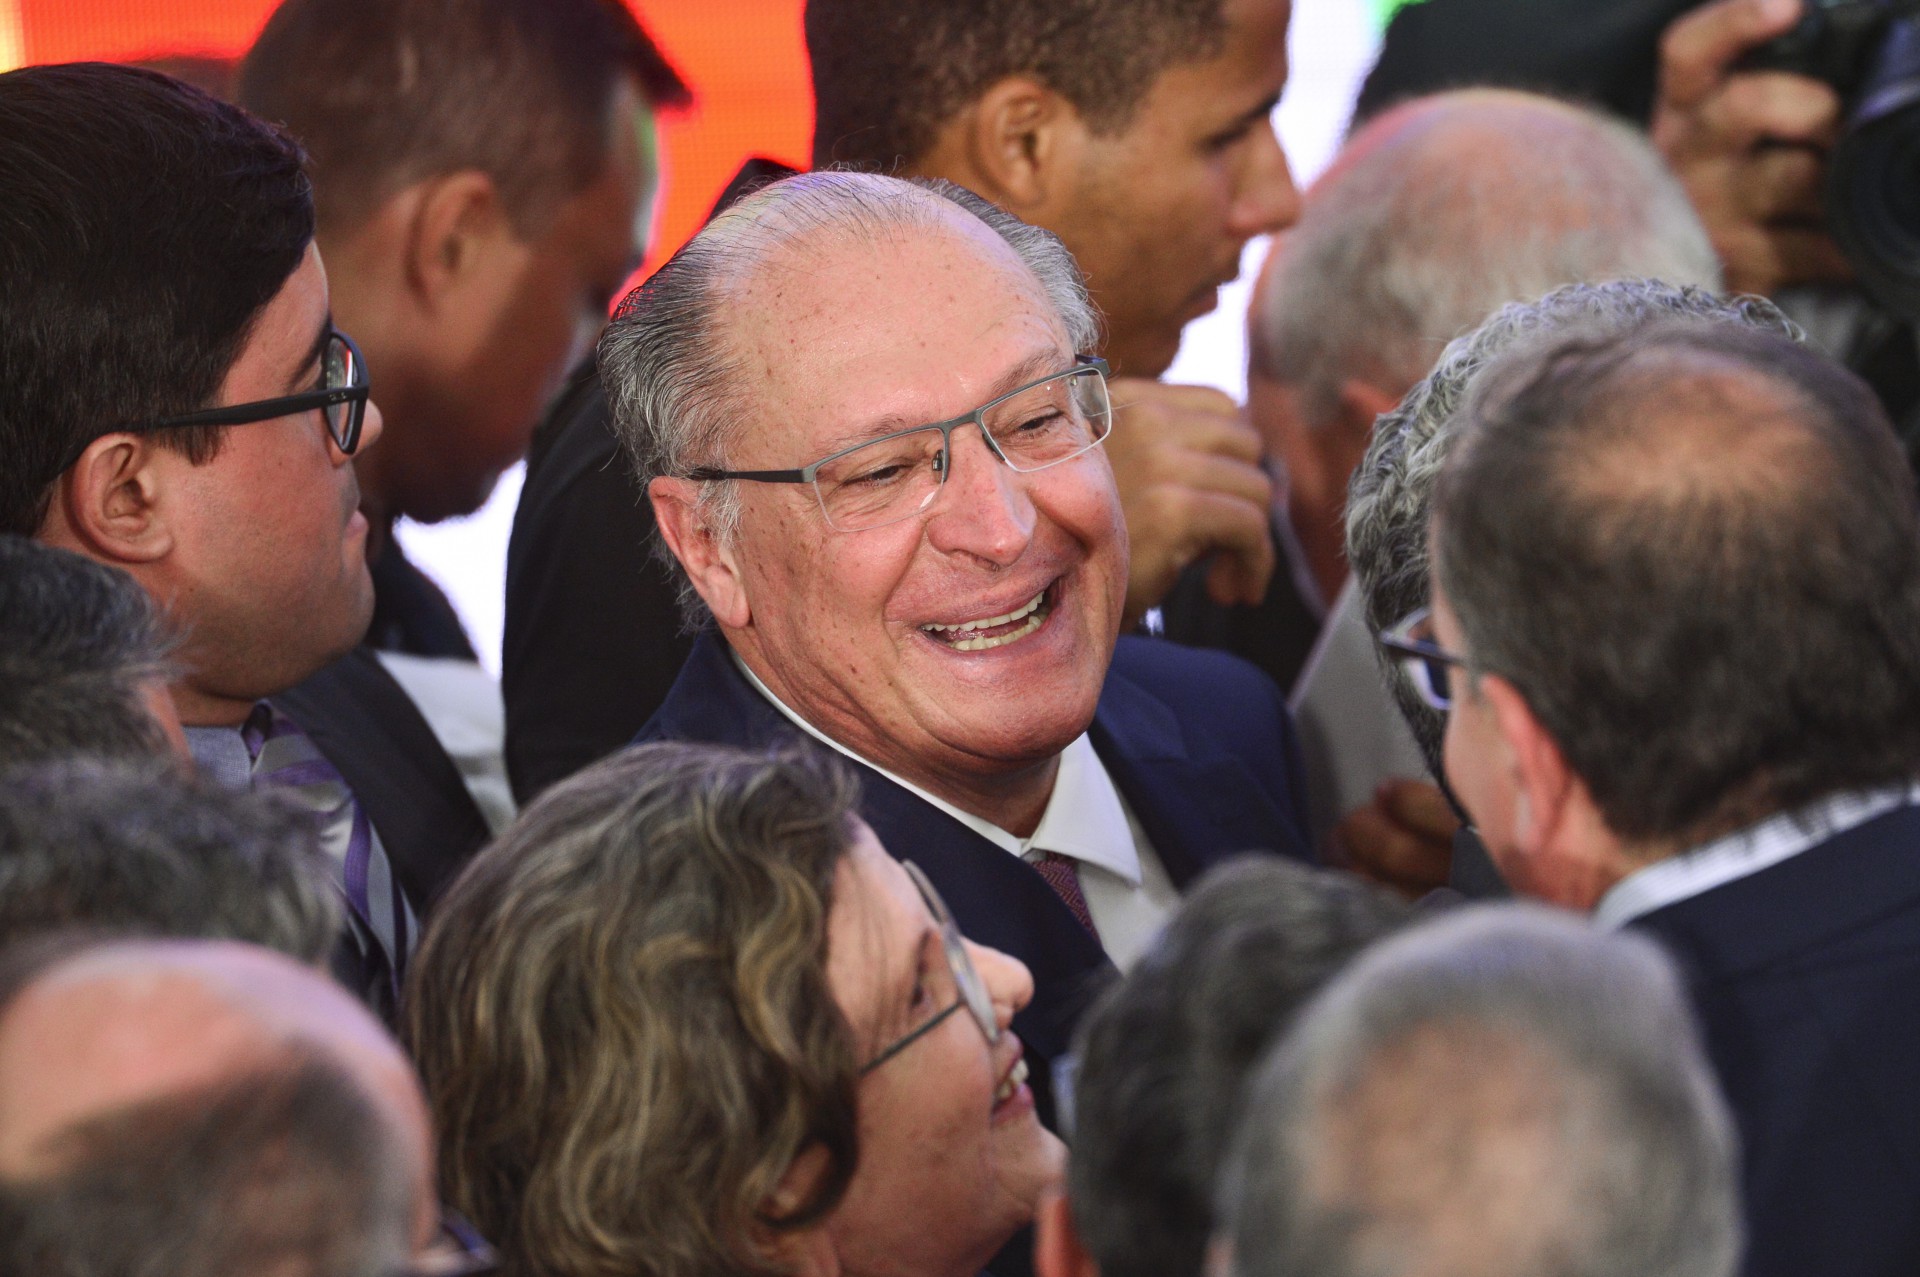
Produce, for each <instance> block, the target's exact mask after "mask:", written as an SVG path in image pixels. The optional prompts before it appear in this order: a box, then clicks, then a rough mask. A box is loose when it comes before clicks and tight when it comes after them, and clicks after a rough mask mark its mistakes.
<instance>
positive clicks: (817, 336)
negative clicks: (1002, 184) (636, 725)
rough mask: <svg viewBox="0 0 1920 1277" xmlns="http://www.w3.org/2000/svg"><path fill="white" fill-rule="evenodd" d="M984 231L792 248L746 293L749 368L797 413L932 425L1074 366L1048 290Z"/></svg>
mask: <svg viewBox="0 0 1920 1277" xmlns="http://www.w3.org/2000/svg"><path fill="white" fill-rule="evenodd" d="M975 225H976V226H978V233H977V234H976V233H973V232H972V231H971V230H970V229H969V228H967V227H965V226H964V225H962V226H952V225H947V224H936V225H931V226H920V225H909V226H905V227H901V228H898V230H897V231H894V232H892V233H888V234H883V235H880V236H867V235H861V234H842V235H833V236H821V237H809V238H808V239H807V240H804V241H796V242H793V243H790V244H789V245H787V246H785V247H784V249H783V250H782V251H781V252H780V253H779V254H777V255H776V256H773V257H771V258H770V259H769V260H768V261H767V262H766V263H765V264H764V265H763V267H762V268H761V269H760V270H758V271H757V272H756V273H755V275H754V277H753V278H751V279H750V280H749V281H748V285H747V289H746V295H745V297H744V299H743V300H744V301H745V302H746V305H745V306H743V307H742V312H743V316H744V318H743V319H742V320H741V321H740V325H739V329H738V331H739V333H740V335H741V336H742V337H744V339H745V345H746V350H745V351H744V352H743V354H745V356H746V359H745V361H744V362H745V363H746V364H747V366H748V367H750V368H753V369H754V370H755V371H757V372H758V374H759V379H760V381H761V383H762V385H763V386H764V388H765V390H766V392H767V393H770V394H772V395H774V396H776V397H780V398H782V399H788V398H791V399H792V400H794V401H795V402H794V405H793V406H795V407H801V406H803V404H802V402H801V401H804V402H805V403H814V404H818V405H819V406H821V407H823V408H824V407H829V406H831V407H832V408H833V409H834V410H835V411H836V412H845V411H849V410H853V411H858V412H861V413H863V414H864V413H871V414H874V415H876V416H884V415H886V414H888V413H889V412H893V411H899V412H902V413H905V414H907V415H909V416H917V417H925V416H926V414H927V413H928V412H930V411H933V412H936V414H937V415H950V414H949V413H940V412H938V410H936V409H933V408H930V407H929V406H928V405H929V404H933V403H944V402H947V401H948V400H950V399H952V398H953V397H954V396H960V397H962V398H964V397H965V396H966V395H970V394H974V393H976V392H977V391H978V389H979V388H980V387H981V386H989V385H992V384H996V383H997V381H998V380H999V379H1001V378H1002V377H1003V376H1004V375H1007V374H1010V373H1011V372H1012V370H1014V368H1015V366H1016V365H1022V366H1024V365H1025V364H1027V363H1028V362H1030V361H1034V360H1042V361H1052V362H1059V361H1061V360H1064V359H1066V358H1069V357H1070V356H1071V355H1072V353H1073V352H1072V349H1071V340H1070V338H1069V336H1068V334H1067V331H1066V327H1065V324H1064V323H1063V322H1062V320H1061V317H1060V314H1059V311H1058V310H1057V309H1056V308H1055V306H1054V305H1053V303H1052V301H1051V300H1050V299H1049V298H1048V296H1047V293H1046V290H1045V289H1044V288H1043V287H1042V286H1041V285H1040V282H1039V281H1038V280H1037V279H1036V278H1035V277H1034V276H1033V273H1032V272H1031V271H1030V270H1029V269H1028V268H1027V267H1026V265H1025V263H1024V262H1022V261H1021V260H1020V258H1019V256H1018V255H1017V254H1015V253H1014V252H1013V250H1012V249H1011V248H1010V247H1009V246H1008V245H1007V244H1006V242H1005V241H1004V240H1001V239H1000V237H999V236H998V235H996V234H994V233H993V231H992V230H991V229H990V228H988V227H986V226H984V225H980V224H979V223H977V222H976V223H975ZM982 397H983V398H985V397H989V396H982ZM956 402H957V400H956ZM974 406H976V405H975V404H974V403H973V402H961V403H959V406H958V407H955V408H952V409H951V412H962V411H966V410H967V409H969V408H972V407H974Z"/></svg>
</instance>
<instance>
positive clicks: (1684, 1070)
mask: <svg viewBox="0 0 1920 1277" xmlns="http://www.w3.org/2000/svg"><path fill="white" fill-rule="evenodd" d="M1735 1161H1736V1148H1735V1136H1734V1133H1733V1126H1732V1122H1731V1119H1730V1117H1729V1115H1728V1112H1727V1109H1726V1105H1725V1103H1724V1101H1722V1100H1721V1098H1720V1096H1719V1092H1718V1090H1717V1088H1716V1087H1715V1084H1714V1081H1713V1078H1712V1075H1711V1074H1710V1073H1709V1071H1708V1069H1707V1066H1706V1062H1705V1059H1704V1057H1703V1055H1702V1052H1701V1047H1700V1043H1699V1039H1698V1035H1697V1033H1696V1031H1695V1028H1694V1025H1693V1023H1692V1021H1691V1018H1690V1016H1689V1014H1688V1011H1687V1009H1686V1005H1685V1001H1684V997H1683V994H1682V991H1681V987H1680V982H1679V980H1678V978H1677V976H1676V975H1675V973H1674V971H1673V969H1672V966H1671V964H1670V963H1669V962H1668V960H1667V959H1666V958H1665V957H1664V956H1663V955H1662V954H1661V953H1660V952H1659V950H1658V949H1656V948H1655V947H1654V946H1653V945H1652V944H1651V943H1650V942H1648V941H1646V940H1643V939H1640V938H1637V937H1631V936H1625V935H1607V934H1603V933H1600V932H1597V931H1593V930H1591V929H1589V928H1588V927H1587V926H1586V925H1585V924H1583V923H1580V922H1577V921H1575V920H1573V919H1572V918H1570V917H1567V916H1565V915H1561V914H1554V913H1549V912H1547V911H1545V910H1543V909H1539V908H1537V907H1533V906H1517V905H1506V906H1491V907H1484V908H1476V909H1473V910H1468V911H1462V912H1460V913H1457V914H1454V915H1452V916H1450V917H1446V918H1442V919H1440V920H1438V921H1436V922H1434V923H1432V924H1429V925H1427V926H1423V927H1419V928H1416V929H1414V930H1413V931H1410V932H1407V933H1405V934H1403V935H1401V936H1399V937H1396V938H1394V939H1391V940H1388V941H1386V942H1384V943H1382V944H1381V945H1379V946H1378V947H1377V948H1375V949H1373V950H1372V951H1370V952H1369V953H1368V954H1366V955H1363V956H1362V957H1361V958H1360V959H1359V960H1358V961H1357V962H1355V963H1354V965H1353V966H1352V967H1350V968H1349V969H1348V971H1347V972H1346V973H1345V974H1344V975H1342V976H1340V977H1338V978H1337V979H1336V980H1335V981H1334V983H1333V984H1332V985H1330V986H1329V987H1328V988H1327V990H1326V991H1325V992H1324V993H1323V994H1322V995H1321V997H1320V998H1319V999H1318V1000H1317V1001H1316V1002H1315V1003H1314V1004H1313V1005H1312V1006H1311V1007H1310V1008H1308V1010H1307V1011H1306V1012H1305V1013H1303V1014H1302V1016H1301V1017H1300V1019H1299V1020H1298V1021H1297V1022H1296V1023H1295V1025H1294V1027H1293V1029H1292V1031H1291V1033H1290V1034H1289V1035H1288V1037H1287V1038H1286V1040H1285V1041H1284V1042H1283V1043H1282V1044H1281V1046H1280V1047H1279V1048H1278V1049H1277V1051H1276V1052H1275V1053H1274V1054H1273V1055H1272V1056H1271V1057H1269V1059H1268V1061H1267V1062H1266V1063H1265V1064H1263V1065H1262V1066H1261V1069H1260V1072H1259V1074H1258V1075H1257V1080H1256V1082H1255V1084H1254V1087H1253V1090H1252V1092H1251V1094H1250V1096H1249V1099H1248V1101H1247V1107H1246V1110H1245V1113H1244V1120H1243V1125H1242V1134H1241V1137H1240V1139H1239V1141H1238V1142H1237V1144H1236V1146H1235V1150H1234V1154H1233V1157H1232V1159H1231V1161H1230V1163H1229V1166H1228V1168H1227V1171H1226V1173H1225V1175H1224V1176H1223V1180H1222V1185H1221V1196H1220V1209H1221V1215H1222V1218H1223V1219H1224V1221H1225V1236H1226V1238H1227V1239H1228V1240H1229V1242H1230V1243H1231V1254H1232V1259H1231V1272H1232V1273H1233V1274H1234V1277H1359V1275H1360V1274H1367V1275H1368V1277H1394V1275H1395V1274H1409V1275H1411V1274H1415V1273H1418V1274H1421V1275H1422V1277H1509V1275H1510V1277H1537V1274H1541V1273H1565V1274H1579V1275H1580V1277H1727V1275H1728V1274H1731V1273H1732V1272H1733V1271H1734V1266H1735V1263H1736V1261H1737V1260H1738V1258H1739V1250H1740V1224H1739V1213H1738V1197H1737V1181H1736V1175H1735Z"/></svg>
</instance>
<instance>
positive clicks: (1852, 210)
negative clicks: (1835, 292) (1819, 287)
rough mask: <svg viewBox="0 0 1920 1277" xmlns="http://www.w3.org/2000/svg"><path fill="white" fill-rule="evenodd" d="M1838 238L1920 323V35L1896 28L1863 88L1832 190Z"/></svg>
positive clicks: (1881, 296)
mask: <svg viewBox="0 0 1920 1277" xmlns="http://www.w3.org/2000/svg"><path fill="white" fill-rule="evenodd" d="M1827 210H1828V220H1829V222H1830V223H1831V225H1832V228H1833V235H1834V238H1835V239H1836V240H1838V241H1839V243H1840V247H1841V248H1842V249H1843V250H1845V252H1846V254H1847V256H1848V258H1849V259H1851V260H1852V262H1853V264H1854V269H1855V272H1856V273H1857V274H1858V276H1859V279H1860V283H1861V285H1862V286H1863V287H1864V288H1866V290H1867V291H1868V292H1869V293H1872V294H1873V295H1874V297H1875V298H1877V299H1878V300H1879V301H1880V302H1881V303H1882V304H1883V305H1885V306H1887V307H1888V308H1890V309H1892V310H1893V311H1895V312H1897V313H1898V314H1900V315H1902V316H1903V317H1905V318H1907V319H1910V320H1920V27H1916V26H1915V24H1914V23H1913V22H1912V21H1901V22H1896V23H1894V24H1892V26H1891V27H1890V28H1889V30H1888V32H1887V38H1886V41H1885V43H1884V44H1883V45H1882V47H1881V49H1880V52H1879V55H1878V56H1877V58H1876V60H1875V64H1874V69H1873V72H1872V74H1871V75H1870V76H1869V77H1868V79H1867V82H1866V84H1865V85H1863V86H1862V88H1861V91H1860V94H1859V97H1858V98H1857V99H1856V102H1855V105H1854V107H1853V111H1852V115H1851V117H1850V118H1849V119H1848V121H1847V127H1846V130H1845V132H1844V133H1843V134H1842V136H1841V139H1840V142H1839V144H1838V145H1837V146H1836V147H1835V148H1834V151H1833V158H1832V167H1831V170H1830V172H1829V175H1828V187H1827Z"/></svg>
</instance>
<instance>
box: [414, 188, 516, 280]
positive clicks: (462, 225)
mask: <svg viewBox="0 0 1920 1277" xmlns="http://www.w3.org/2000/svg"><path fill="white" fill-rule="evenodd" d="M398 198H402V199H405V200H407V201H408V202H409V203H410V204H411V210H410V214H409V217H408V224H407V232H406V249H405V261H406V279H407V285H408V287H409V288H411V289H412V290H413V291H414V292H415V294H416V295H417V296H418V297H419V299H420V301H421V302H422V304H423V305H425V306H426V307H427V309H428V310H429V311H433V310H444V309H446V308H447V307H448V306H449V305H451V304H452V299H454V298H457V297H459V296H460V295H461V293H462V289H463V287H464V285H466V284H467V283H468V282H469V281H470V280H471V279H472V278H473V276H474V273H475V272H476V270H477V269H478V267H479V265H480V263H481V261H482V259H483V258H484V257H486V255H487V254H488V253H489V252H490V251H492V250H493V249H494V248H495V247H496V245H497V243H498V241H499V240H500V238H501V237H502V236H508V237H511V235H512V226H511V224H510V222H509V219H508V217H507V210H506V205H505V204H504V203H503V202H502V200H501V198H500V188H499V187H498V186H496V185H495V184H494V180H493V178H492V177H490V176H489V175H487V174H485V173H482V172H480V171H479V170H477V169H462V170H460V171H458V172H454V173H441V174H439V175H437V176H434V177H429V178H425V179H423V180H422V181H420V182H419V183H417V184H416V185H415V186H414V187H413V188H412V189H410V190H408V191H406V192H403V193H402V195H401V196H400V197H398Z"/></svg>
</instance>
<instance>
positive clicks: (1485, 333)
mask: <svg viewBox="0 0 1920 1277" xmlns="http://www.w3.org/2000/svg"><path fill="white" fill-rule="evenodd" d="M1668 316H1695V317H1698V318H1700V319H1702V320H1706V321H1710V322H1715V323H1724V324H1732V325H1739V326H1744V327H1750V328H1754V329H1758V330H1761V331H1765V332H1771V333H1777V334H1779V335H1780V336H1782V337H1784V338H1787V339H1790V340H1795V341H1797V340H1800V339H1801V333H1800V330H1799V329H1798V328H1797V327H1796V326H1795V325H1794V324H1793V322H1792V321H1791V320H1789V319H1788V318H1787V317H1786V316H1785V315H1783V314H1781V313H1780V311H1779V309H1778V308H1777V307H1775V306H1774V305H1773V303H1771V302H1769V301H1766V300H1765V299H1763V298H1757V297H1742V298H1736V299H1733V300H1722V299H1721V298H1719V297H1717V296H1715V295H1714V294H1713V293H1711V292H1708V291H1706V290H1704V289H1699V288H1692V287H1676V286H1674V285H1671V284H1664V283H1660V282H1658V281H1656V280H1651V279H1624V280H1616V281H1613V282H1611V283H1606V284H1591V285H1590V284H1574V285H1569V286H1567V287H1564V288H1560V289H1556V290H1555V291H1553V292H1551V293H1549V294H1547V295H1546V296H1545V297H1542V298H1541V299H1540V300H1538V301H1533V302H1515V303H1513V304H1510V305H1508V306H1506V307H1503V308H1502V309H1501V310H1500V311H1498V312H1497V313H1496V314H1494V315H1493V316H1492V317H1491V318H1490V319H1488V320H1487V321H1486V322H1484V323H1483V324H1481V325H1480V327H1479V328H1477V329H1475V330H1474V331H1473V332H1472V333H1469V334H1468V335H1467V336H1464V337H1461V338H1458V339H1457V340H1455V341H1454V342H1453V343H1452V344H1451V345H1449V346H1448V347H1447V349H1446V351H1445V353H1444V354H1443V355H1442V356H1441V358H1440V362H1439V363H1438V364H1437V365H1435V367H1434V369H1433V371H1432V372H1431V373H1429V374H1428V375H1427V377H1426V379H1425V380H1424V381H1422V382H1420V383H1419V384H1418V385H1416V386H1415V387H1414V388H1413V389H1412V390H1411V391H1409V392H1408V393H1407V396H1406V398H1405V399H1403V400H1402V401H1401V403H1400V405H1399V407H1397V408H1395V409H1394V410H1393V411H1392V412H1389V413H1386V414H1384V415H1383V416H1382V417H1381V418H1380V420H1379V422H1378V423H1377V425H1376V426H1375V428H1374V433H1373V440H1372V442H1371V443H1370V444H1369V445H1368V447H1367V454H1366V457H1365V459H1364V460H1363V461H1362V462H1361V464H1360V466H1359V468H1358V469H1356V470H1355V471H1354V473H1353V482H1352V485H1351V488H1350V489H1349V494H1348V501H1347V559H1348V561H1349V562H1350V563H1351V564H1352V565H1353V574H1354V579H1355V581H1356V582H1357V583H1358V585H1359V588H1360V595H1361V598H1362V600H1363V602H1364V603H1365V605H1366V616H1367V624H1368V625H1369V627H1371V628H1372V629H1373V630H1374V631H1375V632H1376V633H1378V632H1380V631H1383V630H1386V629H1387V628H1389V627H1391V626H1392V625H1393V624H1395V623H1396V622H1398V621H1399V620H1401V619H1402V618H1403V617H1405V616H1407V615H1408V614H1410V613H1412V612H1413V611H1414V610H1416V609H1418V608H1423V607H1425V606H1427V603H1428V600H1429V598H1430V596H1431V594H1432V581H1431V567H1430V560H1429V555H1428V545H1427V522H1428V515H1429V514H1430V512H1431V509H1432V504H1433V486H1434V481H1435V479H1436V477H1437V476H1438V475H1439V473H1440V467H1441V466H1442V464H1443V463H1444V462H1445V461H1446V459H1447V456H1448V454H1449V453H1450V452H1451V451H1452V450H1453V446H1454V440H1455V439H1456V438H1457V437H1458V435H1459V424H1460V419H1459V410H1460V405H1461V403H1462V402H1463V401H1464V400H1465V399H1466V397H1467V393H1468V391H1469V390H1470V389H1471V387H1472V386H1473V385H1474V384H1475V382H1476V380H1477V379H1478V377H1479V376H1480V374H1481V372H1482V371H1483V370H1484V369H1485V368H1486V367H1487V366H1488V365H1489V364H1490V363H1491V362H1493V361H1494V360H1495V359H1496V358H1498V357H1499V356H1500V355H1501V354H1502V353H1503V352H1504V351H1506V350H1508V349H1509V348H1510V347H1512V346H1514V345H1515V344H1516V343H1519V342H1521V341H1523V340H1528V339H1532V338H1534V337H1537V336H1543V335H1551V334H1552V333H1555V332H1563V331H1568V330H1571V329H1576V328H1577V329H1582V330H1589V329H1605V330H1609V331H1619V332H1627V331H1631V330H1633V329H1635V328H1638V327H1640V326H1642V325H1645V324H1647V323H1650V322H1653V321H1656V320H1658V319H1661V318H1663V317H1668ZM1382 670H1383V674H1384V677H1385V678H1386V680H1387V686H1388V688H1389V690H1390V691H1391V692H1392V693H1393V698H1394V701H1395V703H1396V704H1397V705H1398V706H1399V708H1400V713H1401V715H1402V717H1404V718H1405V719H1406V720H1407V724H1408V726H1409V727H1410V728H1412V730H1413V735H1414V739H1415V740H1416V741H1417V742H1418V743H1419V745H1420V749H1421V752H1422V753H1423V754H1424V755H1425V756H1426V760H1427V766H1428V767H1429V768H1430V769H1431V770H1432V772H1433V774H1434V775H1435V776H1439V775H1440V774H1441V760H1440V742H1441V736H1442V734H1443V733H1444V732H1445V730H1446V718H1445V716H1444V715H1442V714H1441V713H1440V712H1439V711H1438V710H1435V709H1433V708H1432V707H1431V706H1429V705H1428V704H1427V703H1426V701H1425V700H1424V699H1422V698H1421V696H1420V694H1419V693H1418V692H1417V691H1416V690H1415V689H1414V688H1413V687H1412V685H1411V684H1409V683H1408V681H1407V679H1406V676H1405V675H1404V674H1403V673H1402V672H1401V670H1400V669H1399V667H1398V666H1397V665H1396V664H1394V663H1393V662H1392V661H1390V660H1387V659H1386V658H1385V656H1384V654H1382Z"/></svg>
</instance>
